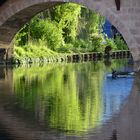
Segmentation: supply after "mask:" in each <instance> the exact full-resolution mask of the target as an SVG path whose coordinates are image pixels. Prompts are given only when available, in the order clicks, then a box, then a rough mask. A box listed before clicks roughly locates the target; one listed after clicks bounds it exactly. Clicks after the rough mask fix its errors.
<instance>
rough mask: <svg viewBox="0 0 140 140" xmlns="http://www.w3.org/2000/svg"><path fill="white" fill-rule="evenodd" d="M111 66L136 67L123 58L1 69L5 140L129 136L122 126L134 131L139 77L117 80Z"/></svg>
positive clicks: (111, 139)
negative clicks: (134, 93) (133, 92)
mask: <svg viewBox="0 0 140 140" xmlns="http://www.w3.org/2000/svg"><path fill="white" fill-rule="evenodd" d="M112 69H115V70H117V71H133V66H132V65H130V64H129V61H128V60H127V59H124V60H123V59H121V60H112V61H107V62H103V61H99V62H85V63H68V64H66V63H61V64H47V65H32V66H21V67H13V68H11V67H0V70H1V72H0V107H1V108H0V130H1V138H0V140H8V138H9V139H13V140H14V139H17V140H18V139H19V140H21V139H24V140H28V139H29V140H31V139H39V140H51V139H52V140H53V139H54V140H77V139H85V140H90V139H91V140H92V139H93V140H94V139H95V140H98V139H99V140H102V139H104V140H106V139H107V140H117V139H120V140H125V139H126V138H127V136H126V137H123V138H125V139H121V132H119V130H121V129H123V128H124V129H125V130H126V131H127V132H128V130H127V129H129V126H128V127H127V125H126V124H129V122H130V121H131V119H130V118H129V116H128V114H133V112H129V113H128V110H129V109H128V108H129V107H128V106H129V105H128V101H129V100H131V99H132V100H134V97H132V98H130V97H131V90H132V87H133V83H134V77H133V76H132V77H126V78H116V79H112V78H111V77H109V76H108V74H109V73H111V70H112ZM135 98H136V96H135ZM136 99H137V98H136ZM133 106H134V105H133ZM130 108H132V107H131V106H130ZM130 110H131V109H130ZM125 111H126V113H125V114H123V113H124V112H125ZM132 111H133V110H132ZM122 114H123V116H125V115H126V116H127V117H128V118H126V117H125V118H126V119H125V118H123V117H122ZM122 119H123V120H122ZM131 123H132V122H131ZM120 124H122V125H123V124H124V125H123V126H120ZM131 125H133V124H131ZM125 126H126V128H125ZM130 131H131V130H130ZM138 134H139V133H138ZM131 135H134V134H131ZM123 136H125V133H123ZM128 137H129V138H130V136H128ZM127 140H128V139H127ZM130 140H131V139H130ZM133 140H135V139H133Z"/></svg>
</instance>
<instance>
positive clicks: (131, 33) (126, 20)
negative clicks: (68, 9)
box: [0, 0, 140, 61]
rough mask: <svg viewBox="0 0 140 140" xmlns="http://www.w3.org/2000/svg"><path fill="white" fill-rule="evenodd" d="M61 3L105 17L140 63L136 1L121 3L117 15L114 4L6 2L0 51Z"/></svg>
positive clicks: (109, 0)
mask: <svg viewBox="0 0 140 140" xmlns="http://www.w3.org/2000/svg"><path fill="white" fill-rule="evenodd" d="M65 2H74V3H77V4H81V5H84V6H86V7H87V8H89V9H91V10H94V11H97V12H98V13H100V14H101V15H103V16H105V17H106V18H107V19H108V20H109V21H110V22H111V23H112V24H113V25H114V26H115V27H116V28H117V29H118V30H119V32H120V33H121V34H122V35H123V37H124V39H125V41H126V42H127V44H128V47H129V49H130V51H131V53H132V55H133V58H134V60H135V61H139V60H140V58H139V57H140V45H139V44H140V26H139V25H140V14H139V13H140V8H139V7H140V1H139V0H123V1H121V9H120V11H117V10H116V5H115V0H28V1H27V0H7V1H6V2H5V3H4V4H3V5H2V6H1V7H0V19H1V20H0V47H1V48H3V47H7V46H9V44H10V43H11V41H12V39H13V37H14V35H15V34H16V33H17V31H18V30H19V29H20V28H21V27H22V26H23V25H24V24H25V23H26V22H27V21H29V20H30V19H31V18H32V17H33V16H34V15H36V14H37V13H39V12H41V11H43V10H45V9H47V8H51V7H52V6H55V5H58V4H62V3H65Z"/></svg>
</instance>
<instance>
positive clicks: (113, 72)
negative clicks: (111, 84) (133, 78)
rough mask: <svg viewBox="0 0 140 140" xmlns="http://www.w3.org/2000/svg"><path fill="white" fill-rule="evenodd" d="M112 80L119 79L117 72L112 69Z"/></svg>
mask: <svg viewBox="0 0 140 140" xmlns="http://www.w3.org/2000/svg"><path fill="white" fill-rule="evenodd" d="M112 78H113V79H115V78H117V71H116V70H114V69H112Z"/></svg>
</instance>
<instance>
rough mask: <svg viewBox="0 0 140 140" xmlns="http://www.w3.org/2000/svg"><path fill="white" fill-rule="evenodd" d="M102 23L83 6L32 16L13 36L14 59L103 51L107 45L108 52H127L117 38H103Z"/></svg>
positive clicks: (65, 5)
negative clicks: (52, 53) (123, 50)
mask: <svg viewBox="0 0 140 140" xmlns="http://www.w3.org/2000/svg"><path fill="white" fill-rule="evenodd" d="M103 24H104V17H102V16H100V15H99V14H97V13H96V12H93V11H90V10H89V9H87V8H85V7H83V6H80V5H77V4H74V3H67V4H62V5H59V6H56V7H53V8H52V9H48V10H46V11H44V12H41V13H39V14H38V15H36V16H35V17H34V18H33V19H31V21H30V22H29V23H27V24H26V25H25V26H24V27H23V28H22V29H21V30H20V31H19V33H18V34H17V35H16V36H15V41H14V43H15V46H17V47H16V48H15V49H14V50H15V57H16V58H19V57H20V58H19V59H22V58H21V57H23V58H24V57H45V56H49V53H48V52H51V51H55V52H58V53H75V52H77V53H80V52H93V51H94V52H104V48H105V46H107V45H109V46H111V47H112V50H118V49H119V50H120V49H127V46H126V44H125V42H124V41H123V40H122V39H121V38H120V37H116V39H108V38H106V39H104V36H103V34H102V25H103ZM40 42H41V44H40ZM104 42H105V43H104ZM42 44H43V45H42ZM39 45H41V46H40V47H37V46H39ZM42 46H43V47H42ZM19 47H20V48H19ZM43 51H44V52H43Z"/></svg>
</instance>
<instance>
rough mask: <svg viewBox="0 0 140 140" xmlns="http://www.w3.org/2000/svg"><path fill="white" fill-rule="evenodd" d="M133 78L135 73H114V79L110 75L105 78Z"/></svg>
mask: <svg viewBox="0 0 140 140" xmlns="http://www.w3.org/2000/svg"><path fill="white" fill-rule="evenodd" d="M134 76H135V72H116V74H115V77H114V76H113V75H112V73H109V74H107V77H109V78H110V77H111V78H131V77H134Z"/></svg>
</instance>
